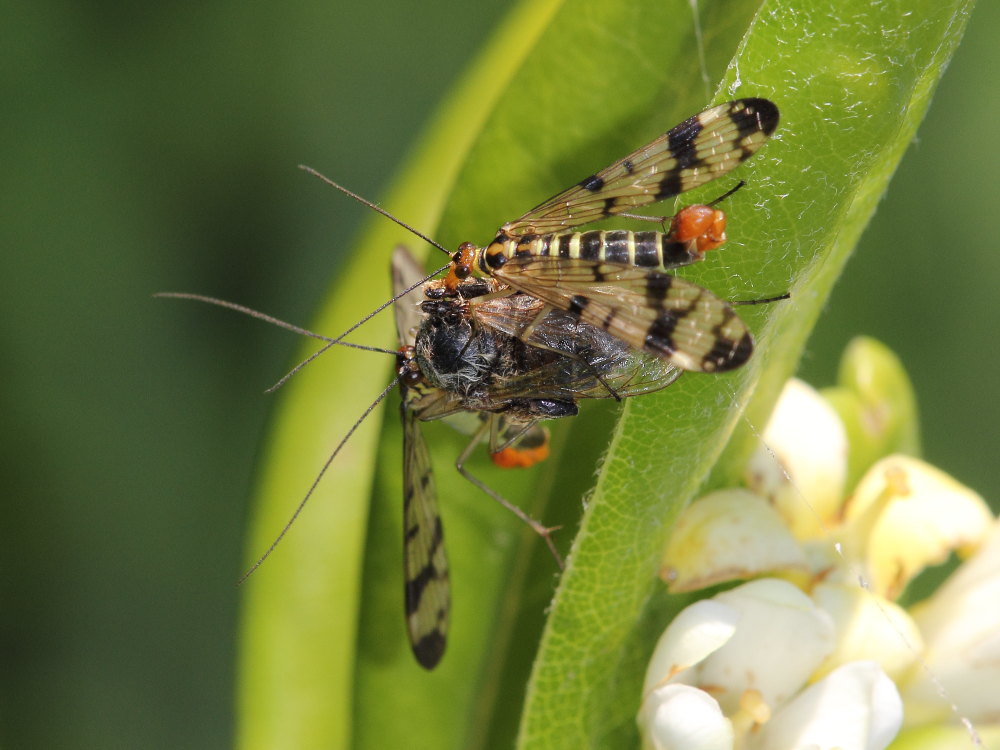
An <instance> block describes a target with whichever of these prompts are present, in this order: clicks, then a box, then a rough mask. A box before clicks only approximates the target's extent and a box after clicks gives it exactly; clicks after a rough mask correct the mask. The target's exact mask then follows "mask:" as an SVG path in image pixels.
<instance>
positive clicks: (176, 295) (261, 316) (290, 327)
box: [153, 272, 437, 586]
mask: <svg viewBox="0 0 1000 750" xmlns="http://www.w3.org/2000/svg"><path fill="white" fill-rule="evenodd" d="M435 273H437V272H435ZM432 275H433V274H432ZM426 280H427V279H422V280H421V281H419V282H418V283H417V284H414V285H413V286H411V287H410V288H409V289H407V290H406V291H404V292H402V293H401V294H398V295H396V296H395V297H393V298H392V299H391V300H389V302H387V303H386V304H385V305H382V307H380V308H379V309H378V310H375V311H374V312H372V313H371V314H369V315H368V316H366V317H365V318H364V320H362V321H361V322H362V323H363V322H364V321H365V320H368V318H370V317H371V316H372V315H374V314H375V313H377V312H379V310H382V309H383V308H384V307H386V306H387V305H389V304H391V303H392V302H394V301H395V300H397V299H399V297H401V296H403V294H406V293H407V292H409V291H412V290H413V289H414V288H416V287H417V286H419V284H422V283H424V282H425V281H426ZM153 296H154V297H158V298H161V299H190V300H195V301H196V302H205V303H207V304H209V305H215V306H217V307H224V308H226V309H228V310H234V311H236V312H238V313H243V314H244V315H249V316H250V317H251V318H257V319H258V320H263V321H264V322H266V323H270V324H272V325H275V326H278V328H284V329H285V330H286V331H292V332H293V333H298V334H300V335H302V336H308V337H309V338H314V339H319V340H320V341H325V342H327V343H326V345H325V346H324V347H323V348H322V349H320V350H319V352H316V354H313V355H312V356H310V357H309V358H308V359H306V360H305V361H303V362H301V363H299V364H298V365H296V367H295V369H294V370H292V372H291V373H289V374H288V375H286V376H285V377H283V378H282V379H281V380H280V381H278V383H277V384H276V385H273V386H271V387H270V388H268V389H267V393H270V392H272V391H274V390H276V389H277V388H279V387H280V386H281V384H283V383H284V382H285V381H286V380H288V378H289V377H291V375H293V374H294V373H296V372H298V371H299V370H301V369H302V368H303V367H305V366H306V365H307V364H308V363H309V362H311V361H312V360H314V359H315V358H316V357H317V355H318V354H320V353H322V352H325V351H326V350H327V349H329V348H330V347H331V346H333V345H334V344H336V345H338V346H348V347H350V348H352V349H361V350H362V351H366V352H379V353H381V354H391V355H392V356H394V357H395V356H398V354H399V353H398V352H397V351H395V350H392V349H383V348H381V347H378V346H365V345H364V344H353V343H351V342H349V341H341V340H340V339H341V338H343V337H344V336H346V335H347V334H348V333H350V332H351V331H353V330H354V329H355V328H357V326H358V325H360V323H358V324H356V325H354V326H352V327H351V328H350V329H349V330H347V331H345V332H344V333H342V334H341V335H340V336H339V337H338V338H336V339H331V338H330V337H329V336H324V335H322V334H319V333H315V332H314V331H310V330H309V329H308V328H302V327H301V326H297V325H295V324H293V323H288V322H287V321H284V320H281V319H280V318H275V317H273V316H271V315H268V314H267V313H262V312H260V311H259V310H254V309H253V308H252V307H246V306H245V305H240V304H237V303H236V302H229V301H228V300H224V299H218V298H217V297H208V296H206V295H203V294H191V293H189V292H157V293H156V294H154V295H153ZM398 383H399V380H398V379H395V378H394V379H393V380H392V382H391V383H389V385H387V386H386V387H385V389H384V390H383V391H382V392H381V393H380V394H379V395H378V396H377V397H376V398H375V400H374V401H373V402H372V403H371V404H370V405H369V406H368V408H367V409H365V411H364V413H363V414H362V415H361V416H360V417H358V419H357V421H356V422H355V423H354V424H353V425H352V426H351V429H349V430H348V431H347V434H346V435H344V437H343V438H341V440H340V442H339V443H337V447H336V448H334V449H333V453H331V454H330V456H329V458H327V459H326V463H324V464H323V468H321V469H320V470H319V474H317V475H316V478H315V479H314V480H313V483H312V484H311V485H310V486H309V489H308V491H307V492H306V494H305V496H304V497H303V498H302V500H301V501H300V502H299V504H298V505H297V506H296V508H295V511H294V512H293V513H292V516H291V518H289V519H288V522H287V523H286V524H285V526H284V527H283V528H282V529H281V532H280V533H279V534H278V536H277V537H276V538H275V540H274V541H273V542H271V546H269V547H268V548H267V550H266V551H265V552H264V554H263V555H261V556H260V557H259V558H257V561H256V562H255V563H254V564H253V565H252V566H251V567H250V569H249V570H247V572H246V573H244V574H243V575H242V576H240V579H239V581H237V583H236V585H237V586H239V585H240V584H242V583H243V582H244V581H245V580H246V579H247V578H249V577H250V576H251V575H252V574H253V572H254V571H255V570H257V568H259V567H260V566H261V564H262V563H263V562H264V560H266V559H267V558H268V557H269V556H270V554H271V553H272V552H273V551H274V548H275V547H277V546H278V543H279V542H280V541H281V540H282V539H283V538H284V536H285V534H287V533H288V530H289V529H290V528H291V527H292V524H293V523H295V520H296V519H297V518H298V517H299V514H301V513H302V510H303V509H304V508H305V506H306V503H307V502H309V498H310V497H312V494H313V492H315V491H316V487H317V486H318V485H319V482H320V480H321V479H322V478H323V475H324V474H326V471H327V469H329V468H330V464H332V463H333V459H335V458H336V457H337V454H338V453H340V450H341V449H342V448H343V447H344V444H345V443H347V441H348V439H350V437H351V435H353V434H354V433H355V432H356V431H357V429H358V427H360V426H361V423H362V422H364V421H365V419H366V418H367V417H368V415H369V414H371V413H372V411H374V409H375V407H376V406H378V405H379V404H380V403H382V401H383V400H385V397H386V396H388V395H389V393H390V392H391V391H392V389H393V388H395V387H396V385H397V384H398Z"/></svg>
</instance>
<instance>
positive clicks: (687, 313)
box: [496, 256, 753, 372]
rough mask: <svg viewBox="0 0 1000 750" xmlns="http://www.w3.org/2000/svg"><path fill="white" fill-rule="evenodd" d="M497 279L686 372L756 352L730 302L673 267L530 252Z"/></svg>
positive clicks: (725, 365)
mask: <svg viewBox="0 0 1000 750" xmlns="http://www.w3.org/2000/svg"><path fill="white" fill-rule="evenodd" d="M496 278H497V279H499V280H500V281H503V282H505V283H508V284H510V285H511V286H512V287H514V288H515V289H519V290H521V291H523V292H525V293H527V294H529V295H532V296H534V297H537V298H538V299H540V300H543V301H544V302H546V303H548V304H550V305H552V306H553V307H556V308H558V309H560V310H566V311H567V312H569V313H571V314H573V315H576V316H578V317H579V318H580V320H582V321H584V322H585V323H589V324H590V325H592V326H595V327H597V328H600V329H602V330H604V331H607V332H608V333H609V334H611V335H612V336H615V337H617V338H619V339H621V340H622V341H624V342H625V343H626V344H629V345H630V346H632V347H635V348H636V349H640V350H643V351H647V352H651V353H653V354H656V355H658V356H660V357H662V358H664V359H666V360H667V361H668V362H670V363H671V364H673V365H675V366H676V367H679V368H681V369H683V370H692V371H695V372H724V371H726V370H731V369H733V368H736V367H739V366H740V365H742V364H743V363H745V362H746V361H747V360H748V359H749V358H750V355H751V354H752V353H753V339H752V337H751V336H750V332H749V330H748V329H747V327H746V324H745V323H744V322H743V321H742V320H740V318H739V316H737V315H736V313H735V312H734V311H733V309H732V307H731V306H730V305H729V304H728V303H726V302H724V301H723V300H721V299H719V298H718V297H716V296H715V295H714V294H712V293H711V292H709V291H708V290H707V289H703V288H701V287H700V286H698V285H697V284H693V283H691V282H690V281H685V280H684V279H680V278H677V277H676V276H671V275H670V274H668V273H663V272H661V271H649V270H646V269H642V268H636V267H635V266H623V265H617V264H611V263H605V262H602V261H589V260H583V259H578V258H577V259H567V258H548V257H533V256H525V257H517V258H512V259H511V260H509V261H508V262H507V263H505V264H504V265H503V267H502V268H500V269H498V270H497V272H496Z"/></svg>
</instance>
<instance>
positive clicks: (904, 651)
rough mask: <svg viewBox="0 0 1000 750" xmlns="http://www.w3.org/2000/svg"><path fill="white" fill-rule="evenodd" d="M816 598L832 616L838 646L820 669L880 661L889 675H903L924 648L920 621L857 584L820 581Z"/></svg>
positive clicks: (827, 669)
mask: <svg viewBox="0 0 1000 750" xmlns="http://www.w3.org/2000/svg"><path fill="white" fill-rule="evenodd" d="M812 597H813V601H815V602H816V604H818V605H819V606H820V607H822V608H823V610H824V611H826V612H827V613H829V615H830V616H831V617H832V618H833V623H834V628H835V632H836V633H837V648H836V650H835V651H834V652H833V653H832V654H830V657H829V658H828V659H827V661H826V664H824V665H823V667H822V668H821V669H820V670H819V673H820V674H824V673H826V672H828V671H830V670H833V669H835V668H836V667H839V666H841V665H842V664H847V663H848V662H854V661H861V660H870V661H874V662H877V663H878V664H879V666H881V667H882V669H883V670H885V672H886V674H888V675H889V676H890V677H897V676H899V675H901V674H903V673H904V672H905V671H906V670H907V669H908V668H909V667H910V666H911V665H912V664H913V663H914V661H915V660H916V659H917V657H918V656H919V654H920V653H921V652H922V651H923V647H924V641H923V638H922V637H921V635H920V630H919V628H917V624H916V623H915V622H914V621H913V619H912V618H911V617H910V616H909V615H908V614H907V613H906V610H904V609H903V608H902V607H900V606H898V605H896V604H895V603H893V602H890V601H889V600H888V599H883V598H882V597H881V596H879V595H878V594H876V593H874V592H872V591H866V590H865V589H862V588H861V587H859V586H856V585H845V584H830V583H823V584H819V585H818V586H816V587H815V588H814V589H813V592H812Z"/></svg>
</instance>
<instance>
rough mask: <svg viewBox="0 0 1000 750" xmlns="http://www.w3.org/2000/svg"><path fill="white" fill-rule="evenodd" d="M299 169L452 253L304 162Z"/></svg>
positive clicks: (425, 240) (444, 251) (442, 250)
mask: <svg viewBox="0 0 1000 750" xmlns="http://www.w3.org/2000/svg"><path fill="white" fill-rule="evenodd" d="M299 169H301V170H303V171H304V172H308V173H309V174H311V175H312V176H313V177H318V178H319V179H321V180H322V181H323V182H325V183H326V184H327V185H329V186H330V187H332V188H337V190H339V191H340V192H342V193H343V194H344V195H346V196H349V197H351V198H353V199H354V200H356V201H357V202H358V203H360V204H362V205H365V206H368V208H370V209H371V210H372V211H377V212H378V213H380V214H382V215H383V216H384V217H385V218H387V219H389V220H390V221H394V222H396V223H397V224H399V226H401V227H403V229H405V230H406V231H408V232H411V233H412V234H415V235H416V236H417V237H419V238H420V239H422V240H423V241H424V242H426V243H428V244H430V245H434V247H436V248H437V249H438V250H440V251H441V252H443V253H444V254H445V255H449V256H450V255H451V254H452V252H451V250H449V249H448V248H446V247H445V246H444V245H441V244H440V243H438V242H435V241H434V240H432V239H431V238H430V237H428V236H427V235H426V234H424V233H422V232H419V231H417V230H416V229H414V228H413V227H411V226H410V225H409V224H407V223H406V222H405V221H403V220H402V219H397V218H396V217H395V216H393V215H392V214H391V213H389V212H388V211H386V210H385V209H384V208H382V207H381V206H376V205H375V204H374V203H372V202H371V201H370V200H367V199H365V198H362V197H361V196H360V195H358V194H357V193H354V192H351V191H350V190H348V189H347V188H345V187H344V186H343V185H340V184H338V183H336V182H334V181H333V180H331V179H330V178H329V177H327V176H326V175H325V174H322V173H321V172H317V171H316V170H315V169H313V168H312V167H307V166H306V165H305V164H299Z"/></svg>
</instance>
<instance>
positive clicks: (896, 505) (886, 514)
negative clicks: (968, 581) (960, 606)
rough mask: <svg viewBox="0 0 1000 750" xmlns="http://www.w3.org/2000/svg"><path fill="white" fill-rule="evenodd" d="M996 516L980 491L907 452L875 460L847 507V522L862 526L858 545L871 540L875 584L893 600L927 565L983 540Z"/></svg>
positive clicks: (871, 563)
mask: <svg viewBox="0 0 1000 750" xmlns="http://www.w3.org/2000/svg"><path fill="white" fill-rule="evenodd" d="M992 520H993V517H992V514H991V513H990V509H989V506H987V505H986V503H985V502H984V501H983V499H982V498H981V497H980V496H979V495H977V494H976V493H975V492H973V491H972V490H970V489H969V488H968V487H966V486H965V485H963V484H960V483H959V482H956V481H955V480H954V479H952V478H951V477H950V476H948V475H947V474H945V473H944V472H942V471H939V470H938V469H936V468H934V467H933V466H931V465H929V464H926V463H924V462H923V461H919V460H918V459H915V458H910V457H909V456H902V455H896V456H889V457H888V458H885V459H883V460H881V461H879V462H878V463H877V464H875V465H874V466H873V467H872V468H871V469H870V470H869V471H868V473H867V474H865V476H864V477H863V478H862V479H861V482H860V483H859V484H858V487H857V489H856V490H855V492H854V496H853V498H852V500H851V502H850V504H849V505H848V506H847V511H846V521H847V523H849V524H852V525H854V526H856V527H858V529H859V533H858V535H857V537H858V539H857V541H858V543H859V544H863V543H864V542H863V538H867V546H866V548H867V557H868V560H867V562H868V566H869V571H868V573H869V575H870V576H871V579H872V580H871V583H872V585H873V587H874V589H875V590H876V591H877V592H879V593H880V594H882V595H884V596H886V597H887V598H889V599H893V598H895V597H896V596H898V595H899V593H900V592H901V591H902V590H903V588H904V587H905V586H906V584H907V583H908V582H909V581H910V579H911V578H913V576H915V575H917V574H918V573H919V572H920V571H921V570H923V568H924V567H926V566H927V565H934V564H938V563H941V562H944V561H945V560H946V559H947V558H948V555H949V554H950V553H951V552H952V551H953V550H956V549H963V548H965V549H972V548H975V547H977V546H978V545H979V544H981V543H982V541H983V539H984V538H985V536H986V534H987V533H988V532H989V529H990V526H991V523H992ZM869 529H870V535H869V533H868V530H869Z"/></svg>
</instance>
